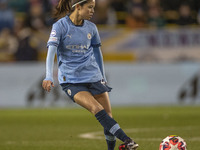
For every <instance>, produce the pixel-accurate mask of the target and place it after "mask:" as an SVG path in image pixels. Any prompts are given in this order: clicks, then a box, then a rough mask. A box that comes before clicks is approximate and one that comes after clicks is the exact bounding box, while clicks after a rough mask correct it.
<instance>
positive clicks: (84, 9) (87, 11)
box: [79, 0, 95, 20]
mask: <svg viewBox="0 0 200 150" xmlns="http://www.w3.org/2000/svg"><path fill="white" fill-rule="evenodd" d="M94 8H95V0H91V1H90V2H88V3H86V4H84V5H83V6H81V7H80V11H79V14H80V16H81V18H82V19H86V20H90V19H91V18H92V16H93V14H94Z"/></svg>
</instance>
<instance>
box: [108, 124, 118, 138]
mask: <svg viewBox="0 0 200 150" xmlns="http://www.w3.org/2000/svg"><path fill="white" fill-rule="evenodd" d="M119 129H120V126H119V124H118V123H116V124H115V125H114V126H112V128H110V130H109V132H110V133H112V134H113V135H114V134H115V132H117V130H119Z"/></svg>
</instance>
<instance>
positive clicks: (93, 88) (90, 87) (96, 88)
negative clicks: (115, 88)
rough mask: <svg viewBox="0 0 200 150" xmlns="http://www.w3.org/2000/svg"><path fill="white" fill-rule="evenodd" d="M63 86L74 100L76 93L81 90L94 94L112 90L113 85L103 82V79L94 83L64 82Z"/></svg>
mask: <svg viewBox="0 0 200 150" xmlns="http://www.w3.org/2000/svg"><path fill="white" fill-rule="evenodd" d="M61 87H62V89H63V91H65V93H66V94H67V95H68V96H69V97H70V98H71V99H72V100H73V101H74V95H75V94H77V93H78V92H81V91H88V92H90V93H91V94H92V95H98V94H102V93H104V92H110V91H111V90H112V88H111V87H109V86H107V85H105V84H103V83H101V81H98V82H93V83H63V84H61Z"/></svg>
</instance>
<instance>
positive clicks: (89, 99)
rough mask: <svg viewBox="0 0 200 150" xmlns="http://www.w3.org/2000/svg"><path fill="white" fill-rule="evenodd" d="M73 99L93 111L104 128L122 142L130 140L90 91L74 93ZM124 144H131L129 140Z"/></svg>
mask: <svg viewBox="0 0 200 150" xmlns="http://www.w3.org/2000/svg"><path fill="white" fill-rule="evenodd" d="M74 100H75V102H76V103H77V104H79V105H80V106H82V107H84V108H86V109H87V110H89V111H90V112H91V113H93V114H94V115H95V117H96V118H97V120H98V121H99V122H100V124H101V125H102V126H103V127H104V129H105V130H107V131H109V132H110V133H111V134H113V135H114V136H116V137H117V138H118V139H120V140H121V141H123V142H124V143H126V141H128V140H131V139H130V138H129V137H128V136H127V135H126V134H125V133H124V131H123V130H122V129H121V128H120V126H119V124H118V123H117V122H116V121H115V120H114V119H113V118H111V117H110V116H109V115H108V114H107V113H106V111H105V110H104V109H103V107H102V105H101V104H100V103H99V102H97V100H96V99H95V98H94V97H93V96H92V95H91V93H90V92H87V91H81V92H78V93H76V94H75V95H74ZM131 141H132V140H131ZM126 144H131V142H129V143H126ZM127 150H131V149H127ZM133 150H134V149H133Z"/></svg>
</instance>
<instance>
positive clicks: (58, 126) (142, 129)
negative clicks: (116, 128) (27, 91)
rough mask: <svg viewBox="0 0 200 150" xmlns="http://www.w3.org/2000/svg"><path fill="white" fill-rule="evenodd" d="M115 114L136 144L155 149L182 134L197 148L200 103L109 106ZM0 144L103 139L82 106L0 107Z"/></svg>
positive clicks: (21, 147)
mask: <svg viewBox="0 0 200 150" xmlns="http://www.w3.org/2000/svg"><path fill="white" fill-rule="evenodd" d="M113 116H114V118H115V120H117V121H118V123H119V124H120V126H121V127H122V129H124V130H125V132H126V133H127V134H128V135H129V136H131V137H132V138H133V139H135V141H136V142H137V143H138V144H139V145H140V147H139V148H138V150H158V149H159V144H160V142H161V141H162V139H163V138H165V137H166V136H168V135H171V134H176V135H179V136H181V137H182V138H184V139H185V141H186V143H187V145H188V147H187V148H188V150H199V149H200V146H199V144H200V106H187V107H123V108H122V107H121V108H120V107H113ZM120 143H121V142H120V141H119V140H118V141H117V146H116V148H115V150H117V149H118V148H117V147H118V145H119V144H120ZM0 150H106V142H105V140H104V136H103V128H102V127H101V126H100V124H99V123H98V121H97V120H96V119H95V117H93V115H92V114H90V113H89V112H87V111H86V110H84V109H82V108H55V109H47V108H46V109H1V110H0Z"/></svg>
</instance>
